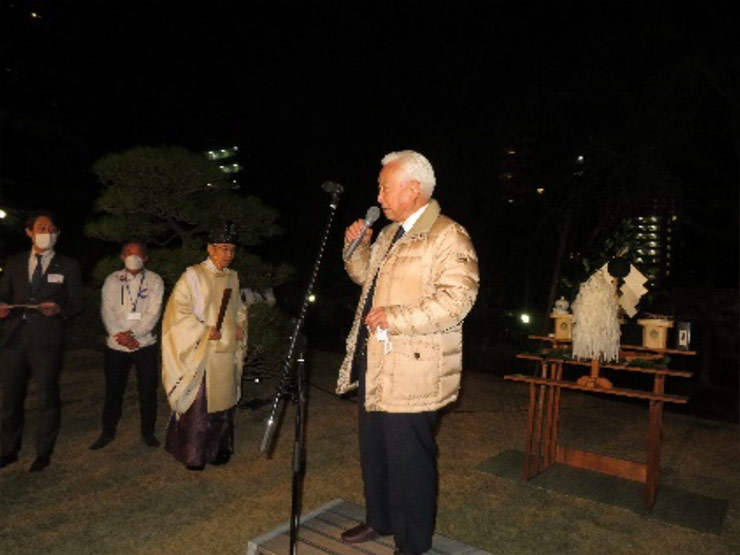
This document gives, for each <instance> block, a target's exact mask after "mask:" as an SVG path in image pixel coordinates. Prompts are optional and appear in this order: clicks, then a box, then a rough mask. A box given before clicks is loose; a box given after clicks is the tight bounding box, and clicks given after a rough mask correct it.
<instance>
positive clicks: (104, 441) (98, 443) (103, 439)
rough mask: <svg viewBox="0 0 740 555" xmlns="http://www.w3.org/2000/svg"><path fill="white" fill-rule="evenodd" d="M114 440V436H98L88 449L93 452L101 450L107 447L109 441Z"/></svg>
mask: <svg viewBox="0 0 740 555" xmlns="http://www.w3.org/2000/svg"><path fill="white" fill-rule="evenodd" d="M114 439H115V436H109V435H108V434H100V437H99V438H98V439H96V440H95V443H93V444H92V445H91V446H90V449H92V450H93V451H97V450H98V449H102V448H103V447H105V446H106V445H108V444H109V443H110V442H111V441H113V440H114Z"/></svg>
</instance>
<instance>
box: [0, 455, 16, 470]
mask: <svg viewBox="0 0 740 555" xmlns="http://www.w3.org/2000/svg"><path fill="white" fill-rule="evenodd" d="M17 460H18V453H11V454H10V455H3V456H2V457H0V468H5V467H6V466H8V465H9V464H13V463H14V462H16V461H17Z"/></svg>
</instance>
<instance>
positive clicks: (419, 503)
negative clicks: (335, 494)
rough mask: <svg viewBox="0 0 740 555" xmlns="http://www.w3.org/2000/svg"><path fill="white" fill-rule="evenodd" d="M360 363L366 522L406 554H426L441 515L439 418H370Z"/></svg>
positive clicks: (413, 415)
mask: <svg viewBox="0 0 740 555" xmlns="http://www.w3.org/2000/svg"><path fill="white" fill-rule="evenodd" d="M358 362H360V367H358V373H359V377H360V390H359V398H358V403H359V405H360V407H359V442H360V463H361V465H362V480H363V484H364V492H365V506H366V520H365V521H366V522H367V524H368V525H370V526H371V527H373V528H374V529H375V530H377V531H378V532H381V533H393V536H394V539H395V542H396V546H397V547H398V548H400V549H401V551H403V552H404V553H424V552H426V551H429V550H430V549H431V548H432V536H433V535H434V526H435V518H436V514H437V487H438V474H437V444H436V441H435V432H436V428H437V421H438V413H437V412H436V411H431V412H421V413H387V412H367V411H366V410H365V408H364V399H365V383H364V382H365V368H366V367H367V364H366V363H364V361H358Z"/></svg>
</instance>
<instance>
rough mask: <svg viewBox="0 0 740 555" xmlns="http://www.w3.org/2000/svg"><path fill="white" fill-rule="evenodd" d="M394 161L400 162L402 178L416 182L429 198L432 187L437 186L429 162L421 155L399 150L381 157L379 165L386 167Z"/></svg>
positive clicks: (411, 151) (432, 190) (432, 191)
mask: <svg viewBox="0 0 740 555" xmlns="http://www.w3.org/2000/svg"><path fill="white" fill-rule="evenodd" d="M396 160H398V161H400V163H401V170H402V171H403V173H404V176H405V177H406V178H407V179H410V180H414V181H418V182H419V185H420V186H421V191H422V192H423V193H424V194H425V195H427V196H428V197H429V198H431V197H432V193H434V186H435V185H436V184H437V178H436V177H434V168H432V165H431V164H430V163H429V160H427V159H426V157H425V156H424V155H423V154H419V153H418V152H415V151H413V150H400V151H398V152H389V153H388V154H386V155H385V156H383V159H382V160H381V161H380V163H381V164H382V165H383V166H386V165H388V164H390V163H391V162H395V161H396Z"/></svg>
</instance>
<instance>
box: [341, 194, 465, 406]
mask: <svg viewBox="0 0 740 555" xmlns="http://www.w3.org/2000/svg"><path fill="white" fill-rule="evenodd" d="M399 225H400V224H397V223H392V224H390V225H388V226H386V227H385V228H383V230H381V232H380V234H379V235H378V238H377V240H376V241H375V242H374V243H373V244H372V246H368V245H364V244H363V245H360V247H359V248H358V249H357V250H356V251H355V252H354V254H353V255H352V256H351V257H350V259H349V260H348V261H347V262H346V263H345V269H346V270H347V273H348V274H349V276H350V278H351V279H352V280H353V281H354V282H355V283H357V284H362V294H361V296H360V302H359V303H358V306H357V310H356V312H355V319H354V323H353V324H352V329H351V331H350V333H349V336H348V337H347V355H346V357H345V359H344V362H343V363H342V366H341V368H340V370H339V380H338V382H337V393H338V394H343V393H346V392H347V391H350V390H352V389H354V388H356V387H357V382H356V381H355V382H350V379H351V378H350V376H351V369H352V358H353V356H354V352H355V347H356V340H357V332H358V329H359V326H360V318H361V312H362V307H363V306H364V302H365V297H366V296H367V294H368V289H369V288H370V285H371V283H372V279H373V276H374V275H375V272H376V269H378V267H379V272H380V273H379V275H378V279H377V283H376V285H375V294H374V299H373V300H372V306H373V307H379V306H382V307H385V310H386V314H387V317H388V326H389V330H388V333H389V339H390V346H388V345H385V344H384V343H383V342H381V341H378V340H376V338H375V336H374V335H371V337H370V339H369V340H368V352H367V374H366V394H365V409H366V410H368V411H382V412H422V411H431V410H437V409H439V408H441V407H443V406H445V405H447V404H449V403H451V402H452V401H454V400H455V399H457V394H458V391H459V389H460V373H461V371H462V322H463V319H464V318H465V316H466V315H467V314H468V312H469V311H470V309H471V307H472V306H473V303H474V302H475V297H476V295H477V293H478V258H477V256H476V253H475V249H474V248H473V244H472V242H471V240H470V236H469V235H468V233H467V231H465V229H464V228H463V227H462V226H461V225H459V224H457V223H456V222H454V221H453V220H451V219H450V218H448V217H446V216H443V215H441V214H440V207H439V204H438V203H437V201H435V200H431V201H430V202H429V205H428V206H427V209H426V210H425V211H424V213H423V214H422V215H421V217H420V218H419V220H418V221H417V222H416V223H415V224H414V226H413V227H412V229H411V230H409V231H408V232H407V233H406V234H404V235H403V236H402V237H401V238H400V239H399V240H398V241H397V242H396V243H395V244H394V245H393V246H392V247H391V248H390V250H388V246H389V245H390V243H391V240H392V238H393V236H394V234H395V232H396V230H397V229H398V226H399ZM386 251H387V252H388V254H387V255H386V256H384V254H385V253H386Z"/></svg>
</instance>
